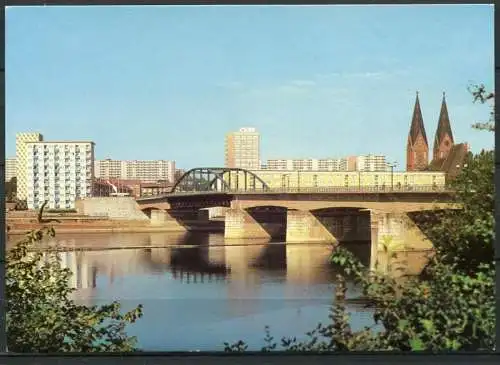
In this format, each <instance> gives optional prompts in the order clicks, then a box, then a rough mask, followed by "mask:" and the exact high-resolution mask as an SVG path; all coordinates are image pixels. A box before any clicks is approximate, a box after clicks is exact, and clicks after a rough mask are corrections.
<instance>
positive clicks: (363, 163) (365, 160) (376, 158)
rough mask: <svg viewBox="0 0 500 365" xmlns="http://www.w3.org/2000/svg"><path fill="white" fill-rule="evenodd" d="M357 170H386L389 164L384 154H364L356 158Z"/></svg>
mask: <svg viewBox="0 0 500 365" xmlns="http://www.w3.org/2000/svg"><path fill="white" fill-rule="evenodd" d="M356 170H357V171H388V170H390V168H389V164H388V163H387V161H386V158H385V156H384V155H364V156H358V157H357V158H356Z"/></svg>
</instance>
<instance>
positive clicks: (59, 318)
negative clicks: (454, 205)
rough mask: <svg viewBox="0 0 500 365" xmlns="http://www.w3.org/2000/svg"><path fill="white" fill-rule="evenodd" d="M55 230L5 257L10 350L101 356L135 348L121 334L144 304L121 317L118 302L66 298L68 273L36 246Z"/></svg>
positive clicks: (42, 233)
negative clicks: (82, 302)
mask: <svg viewBox="0 0 500 365" xmlns="http://www.w3.org/2000/svg"><path fill="white" fill-rule="evenodd" d="M54 234H55V233H54V230H53V229H43V230H38V231H34V232H31V233H30V234H29V235H28V236H27V237H26V238H25V239H24V240H22V241H21V242H19V243H17V244H16V245H15V247H14V248H12V249H11V250H10V251H9V252H8V253H7V260H6V298H7V300H6V310H7V346H8V349H9V351H11V352H35V353H36V352H38V353H39V352H60V351H71V352H102V351H133V350H136V348H135V344H136V339H135V338H133V337H128V336H127V335H126V334H125V327H126V325H127V324H128V323H133V322H135V320H136V319H138V318H140V317H141V316H142V306H138V307H137V308H135V309H134V310H132V311H130V312H128V313H125V314H122V313H121V312H120V304H119V303H117V302H113V303H111V304H109V305H104V306H92V307H87V306H83V305H77V304H76V303H75V302H74V301H73V300H72V299H71V298H70V294H71V293H72V292H73V290H74V289H71V288H70V287H69V279H70V277H71V275H72V273H71V271H70V270H69V269H67V268H62V267H61V263H60V258H59V256H58V255H57V253H56V252H51V253H47V254H46V256H45V257H44V254H43V253H42V252H41V251H40V250H37V249H36V248H37V247H36V246H37V244H38V243H39V242H40V241H41V240H42V239H43V237H44V236H50V237H53V236H54Z"/></svg>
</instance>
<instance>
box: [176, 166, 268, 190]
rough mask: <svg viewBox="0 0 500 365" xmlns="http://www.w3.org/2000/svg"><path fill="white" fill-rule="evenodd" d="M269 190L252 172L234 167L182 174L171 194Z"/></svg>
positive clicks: (197, 169)
mask: <svg viewBox="0 0 500 365" xmlns="http://www.w3.org/2000/svg"><path fill="white" fill-rule="evenodd" d="M256 189H258V190H269V186H268V185H267V184H266V183H265V182H264V181H263V180H262V179H261V178H260V177H258V176H257V175H255V174H254V173H253V172H251V171H248V170H245V169H241V168H234V167H197V168H194V169H191V170H189V171H187V172H185V173H184V175H182V176H181V178H180V179H179V180H178V181H177V182H176V183H175V184H174V186H173V187H172V190H171V194H175V193H182V192H230V191H252V190H256Z"/></svg>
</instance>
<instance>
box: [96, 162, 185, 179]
mask: <svg viewBox="0 0 500 365" xmlns="http://www.w3.org/2000/svg"><path fill="white" fill-rule="evenodd" d="M94 166H95V175H96V177H97V178H101V179H123V180H140V181H143V182H156V181H159V180H167V181H168V182H174V180H175V171H176V170H175V161H168V160H131V161H124V160H111V159H106V160H96V161H95V162H94Z"/></svg>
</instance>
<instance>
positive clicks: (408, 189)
mask: <svg viewBox="0 0 500 365" xmlns="http://www.w3.org/2000/svg"><path fill="white" fill-rule="evenodd" d="M439 192H442V193H446V192H451V190H450V189H449V188H447V187H445V186H436V185H409V186H400V187H399V186H394V187H391V186H322V187H284V188H267V189H262V188H256V189H252V188H247V189H225V190H217V191H215V190H214V191H175V192H171V193H168V194H166V195H195V194H207V193H208V194H287V193H290V194H297V193H304V194H307V193H309V194H317V193H325V194H328V193H439Z"/></svg>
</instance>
